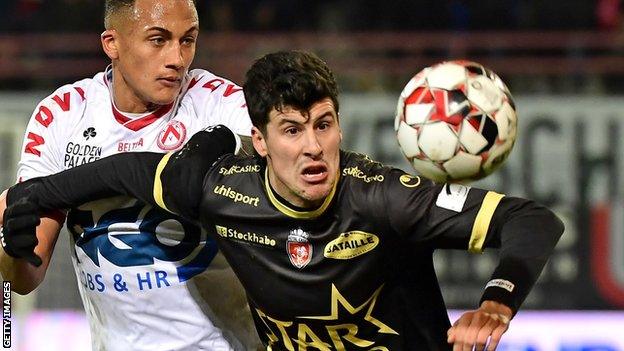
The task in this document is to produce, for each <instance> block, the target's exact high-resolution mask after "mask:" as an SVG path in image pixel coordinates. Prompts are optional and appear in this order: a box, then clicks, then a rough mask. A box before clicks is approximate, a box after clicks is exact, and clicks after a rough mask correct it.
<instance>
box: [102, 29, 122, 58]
mask: <svg viewBox="0 0 624 351" xmlns="http://www.w3.org/2000/svg"><path fill="white" fill-rule="evenodd" d="M117 36H118V33H117V31H116V30H114V29H107V30H105V31H104V32H102V35H101V36H100V40H101V42H102V49H103V50H104V53H106V55H107V56H108V57H109V58H110V59H111V60H115V59H118V58H119V49H118V47H117V45H118V42H117Z"/></svg>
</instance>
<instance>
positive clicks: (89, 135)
mask: <svg viewBox="0 0 624 351" xmlns="http://www.w3.org/2000/svg"><path fill="white" fill-rule="evenodd" d="M96 135H97V133H96V132H95V128H93V127H89V128H87V129H86V130H85V131H84V132H82V136H83V137H84V138H85V139H86V140H89V138H95V136H96Z"/></svg>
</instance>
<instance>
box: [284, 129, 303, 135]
mask: <svg viewBox="0 0 624 351" xmlns="http://www.w3.org/2000/svg"><path fill="white" fill-rule="evenodd" d="M298 132H299V130H298V129H297V128H295V127H289V128H286V130H284V133H286V134H290V135H296V134H297V133H298Z"/></svg>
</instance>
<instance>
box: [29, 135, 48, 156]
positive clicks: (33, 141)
mask: <svg viewBox="0 0 624 351" xmlns="http://www.w3.org/2000/svg"><path fill="white" fill-rule="evenodd" d="M26 138H28V139H29V140H30V142H29V143H27V144H26V147H25V148H24V152H25V153H27V154H33V155H35V156H39V157H40V156H41V151H39V150H37V147H38V146H41V145H43V144H45V139H43V137H42V136H41V135H37V134H35V133H32V132H29V133H28V135H27V136H26Z"/></svg>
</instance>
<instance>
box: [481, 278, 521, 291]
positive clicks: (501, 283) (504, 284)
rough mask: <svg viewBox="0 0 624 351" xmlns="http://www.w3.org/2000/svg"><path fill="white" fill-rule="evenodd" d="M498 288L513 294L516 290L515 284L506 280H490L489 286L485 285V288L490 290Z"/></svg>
mask: <svg viewBox="0 0 624 351" xmlns="http://www.w3.org/2000/svg"><path fill="white" fill-rule="evenodd" d="M492 286H495V287H498V288H502V289H505V290H507V291H509V292H512V291H513V290H514V287H515V285H514V283H512V282H510V281H509V280H505V279H492V280H490V281H489V282H488V283H487V285H485V288H486V289H487V288H489V287H492Z"/></svg>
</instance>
